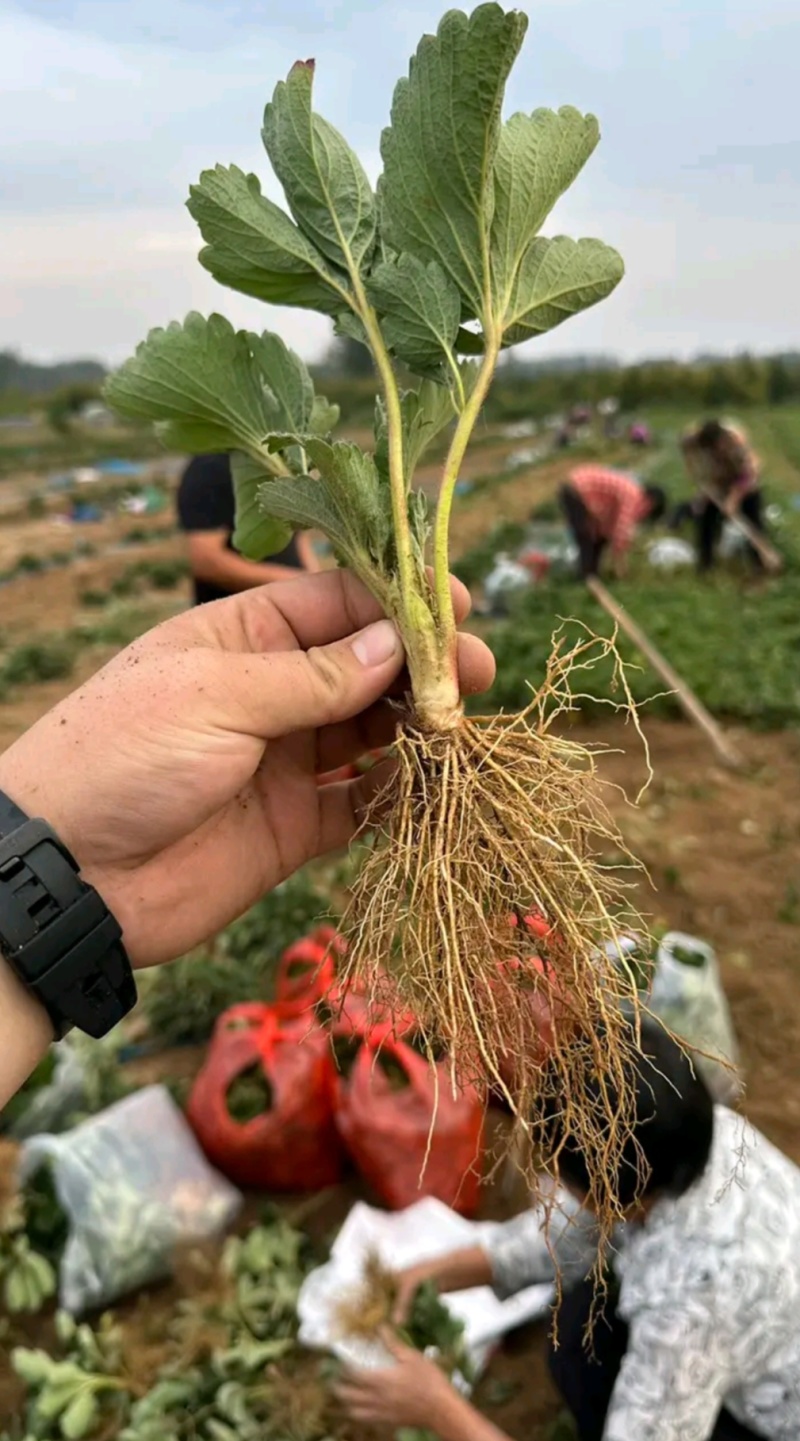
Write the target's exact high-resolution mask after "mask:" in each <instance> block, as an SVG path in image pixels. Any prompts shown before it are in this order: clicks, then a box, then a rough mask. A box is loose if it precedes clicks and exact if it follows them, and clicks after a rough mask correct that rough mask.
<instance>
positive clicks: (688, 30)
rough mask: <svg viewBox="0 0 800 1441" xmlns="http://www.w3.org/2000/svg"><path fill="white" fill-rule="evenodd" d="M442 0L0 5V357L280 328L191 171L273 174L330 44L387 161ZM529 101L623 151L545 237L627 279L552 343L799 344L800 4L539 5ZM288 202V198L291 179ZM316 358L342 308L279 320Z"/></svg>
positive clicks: (328, 97)
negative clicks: (286, 129) (607, 246)
mask: <svg viewBox="0 0 800 1441" xmlns="http://www.w3.org/2000/svg"><path fill="white" fill-rule="evenodd" d="M447 8H448V5H447V3H444V0H424V3H423V0H411V3H407V4H403V3H402V0H399V3H398V0H0V210H2V216H0V321H1V324H0V349H2V348H7V347H12V348H15V349H19V350H22V351H24V352H25V354H26V355H28V356H31V357H34V358H37V359H42V360H51V359H57V358H62V357H67V356H73V355H76V354H81V355H93V356H97V357H99V358H100V359H103V360H109V361H116V360H120V359H122V358H124V356H125V355H126V354H127V352H128V351H129V350H130V349H131V348H132V346H133V345H134V344H135V343H136V341H137V340H138V339H139V338H140V337H141V336H142V334H143V333H144V332H145V331H146V330H147V328H148V327H149V326H150V325H153V324H161V323H164V322H165V321H167V320H170V319H173V318H178V317H181V316H182V315H183V314H185V312H186V311H187V310H189V309H192V308H196V309H200V310H204V311H208V310H211V309H214V308H217V309H220V310H222V311H224V313H226V314H227V315H228V316H229V317H230V318H231V319H232V320H234V321H235V322H237V323H246V324H254V323H255V324H258V323H259V322H260V323H262V324H263V323H264V322H265V317H266V315H267V312H266V310H265V309H264V307H262V306H259V305H257V304H256V303H255V302H249V301H247V300H246V299H244V298H242V297H238V296H235V295H233V293H232V292H229V291H224V290H222V289H220V288H219V287H217V286H216V285H215V284H214V282H213V281H212V280H211V279H210V278H209V277H207V276H206V275H205V273H204V272H203V271H202V270H201V269H200V267H199V266H198V265H197V263H196V261H195V259H194V255H195V252H196V249H197V242H196V238H195V230H194V225H193V222H192V221H191V219H190V218H189V216H188V214H186V212H185V211H184V209H183V200H184V199H185V196H186V193H187V189H188V186H189V184H190V183H191V182H192V181H193V180H195V179H196V177H197V175H198V173H199V171H200V170H201V169H202V168H204V167H205V166H207V165H211V164H214V163H215V162H217V161H223V162H230V161H235V162H236V163H237V164H239V165H241V166H243V167H244V168H246V169H253V170H256V171H257V172H258V173H259V174H260V175H261V176H262V179H263V180H266V179H267V175H268V164H267V161H266V157H265V155H264V153H263V151H262V150H261V146H260V140H259V130H260V124H261V112H262V108H263V104H264V101H265V99H266V98H268V96H269V94H270V93H271V91H272V87H273V85H274V84H275V81H276V80H278V79H279V78H281V77H282V76H283V75H284V74H285V72H286V71H287V70H288V68H289V66H290V65H291V63H292V62H293V61H294V60H295V59H297V58H299V57H302V58H306V57H308V56H312V55H313V56H315V57H316V59H317V62H318V68H317V81H316V104H317V108H318V109H319V110H320V111H321V112H322V113H323V114H324V115H326V117H327V118H328V119H330V120H331V121H332V122H333V123H334V124H336V125H338V126H339V128H340V129H342V130H343V131H344V132H345V134H346V135H347V137H348V139H349V140H350V142H351V144H353V145H354V146H355V148H356V149H357V150H358V152H359V154H360V155H361V157H362V160H363V161H364V163H365V165H366V167H367V170H368V171H369V173H370V174H371V175H373V176H375V175H377V173H378V170H379V167H380V162H379V153H378V143H379V136H380V130H381V126H382V125H383V124H384V123H385V121H386V118H387V114H388V109H389V102H390V97H391V89H392V85H393V83H394V81H395V79H396V78H397V76H398V74H399V73H401V72H402V71H404V70H405V65H406V60H407V57H408V55H409V54H410V52H411V51H412V50H413V49H414V47H415V45H416V42H417V40H418V39H419V36H420V35H421V34H422V32H423V31H424V30H426V29H428V30H430V29H432V28H434V27H435V25H436V22H437V20H438V18H439V16H440V15H441V14H442V13H443V11H444V10H445V9H447ZM523 8H525V9H527V10H528V12H529V14H530V18H531V25H530V29H529V32H528V38H527V41H526V44H525V48H524V50H523V54H522V56H521V58H520V60H519V61H518V64H517V67H516V69H515V72H514V75H513V77H512V82H511V86H510V89H509V94H508V108H509V111H510V110H514V109H525V110H530V109H533V108H535V107H536V106H537V105H561V104H564V103H571V104H575V105H578V106H580V107H581V108H583V109H585V110H592V111H594V113H595V114H597V115H598V116H599V118H600V122H601V126H602V130H603V142H602V144H601V147H600V149H599V150H598V151H597V152H596V154H595V156H594V158H593V159H592V161H591V162H590V164H589V166H588V167H587V169H586V171H585V172H584V174H583V175H582V176H581V178H580V179H579V181H578V182H577V184H576V185H575V187H574V190H573V192H572V193H571V194H570V196H569V197H568V198H567V199H566V200H565V201H563V202H562V203H561V205H560V207H559V208H558V210H557V211H556V212H555V213H554V216H553V217H552V218H551V222H550V223H549V225H548V229H549V230H550V231H551V232H552V231H554V230H556V231H566V232H567V233H570V234H575V235H578V234H589V235H599V236H600V237H601V238H602V239H604V240H607V241H609V242H611V243H612V244H614V245H616V246H617V247H618V249H620V250H621V251H622V253H623V255H624V257H625V259H626V262H627V267H628V274H627V277H626V279H625V281H624V282H623V284H622V286H621V287H620V289H619V290H618V291H617V293H616V294H615V296H613V297H612V299H611V300H609V301H607V302H606V303H605V304H604V305H602V306H601V307H599V309H597V310H595V311H590V312H589V313H588V314H587V315H585V316H583V317H580V318H579V319H577V320H574V321H571V322H569V323H568V324H567V325H566V326H564V327H563V328H561V329H559V330H557V331H556V332H554V334H553V335H552V336H549V337H547V338H545V339H544V340H541V341H539V342H537V353H538V354H540V355H541V354H545V353H562V354H563V353H566V352H571V351H575V350H607V351H614V352H617V353H619V354H620V355H623V356H627V357H636V356H641V355H654V354H659V355H663V354H667V353H674V354H680V355H689V354H693V353H695V352H697V351H698V350H705V349H714V350H726V351H727V350H735V349H742V348H750V349H753V350H761V351H764V350H769V349H776V348H789V347H797V346H798V344H800V283H799V282H798V267H799V266H800V106H798V103H797V59H798V54H800V5H798V0H762V3H761V4H759V5H755V4H753V3H752V0H700V3H698V0H662V3H660V4H657V5H653V6H649V5H647V4H643V3H642V0H603V3H602V4H601V3H599V0H528V3H523ZM266 188H267V189H268V190H269V193H271V194H272V195H273V196H274V198H276V199H277V198H279V193H278V192H277V191H276V189H275V188H274V185H273V183H272V182H271V181H270V182H268V184H267V187H266ZM266 323H268V324H270V325H271V326H273V327H274V328H276V329H278V330H280V331H281V333H282V334H283V335H284V336H285V338H286V339H287V340H288V341H289V342H290V343H292V344H294V345H295V346H296V347H297V348H298V349H299V350H300V351H301V352H303V353H304V354H305V355H306V356H307V357H309V358H313V357H314V356H316V355H318V354H319V353H320V352H321V351H322V350H324V348H325V346H326V344H327V342H328V328H327V322H325V321H324V320H322V319H320V318H318V317H316V316H314V315H309V314H307V313H305V312H302V311H286V310H281V311H272V312H271V315H270V319H269V321H267V322H266Z"/></svg>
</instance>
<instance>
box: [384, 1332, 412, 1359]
mask: <svg viewBox="0 0 800 1441" xmlns="http://www.w3.org/2000/svg"><path fill="white" fill-rule="evenodd" d="M378 1337H379V1339H380V1342H381V1345H382V1346H383V1347H384V1348H385V1350H387V1351H388V1352H389V1355H390V1356H393V1357H394V1359H395V1361H403V1360H405V1358H406V1356H409V1355H410V1356H418V1355H419V1352H418V1351H414V1350H413V1348H412V1347H410V1346H406V1345H404V1344H403V1342H402V1341H401V1340H400V1337H399V1336H398V1334H397V1332H396V1331H395V1330H393V1329H392V1327H391V1326H381V1327H380V1329H379V1331H378Z"/></svg>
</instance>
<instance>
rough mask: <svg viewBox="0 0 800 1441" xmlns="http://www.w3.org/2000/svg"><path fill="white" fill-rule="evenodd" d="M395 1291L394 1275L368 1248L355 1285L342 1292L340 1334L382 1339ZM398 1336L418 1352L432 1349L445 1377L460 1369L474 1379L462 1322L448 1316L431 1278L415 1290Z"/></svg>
mask: <svg viewBox="0 0 800 1441" xmlns="http://www.w3.org/2000/svg"><path fill="white" fill-rule="evenodd" d="M397 1293H398V1292H397V1276H396V1275H395V1273H394V1272H393V1271H392V1270H390V1269H389V1267H387V1266H386V1265H384V1263H383V1261H382V1260H381V1258H380V1256H379V1255H378V1254H377V1253H376V1252H375V1251H369V1252H368V1253H367V1255H366V1257H365V1260H364V1274H363V1277H362V1279H361V1281H360V1283H359V1285H358V1286H356V1287H354V1288H353V1290H352V1291H349V1292H347V1293H345V1295H344V1296H342V1299H341V1301H340V1303H339V1306H338V1308H337V1312H336V1327H337V1330H338V1332H339V1335H340V1336H341V1337H342V1338H346V1337H352V1336H355V1337H358V1338H360V1339H361V1340H364V1341H374V1340H376V1339H380V1333H381V1331H382V1330H383V1329H384V1328H385V1327H387V1326H391V1325H392V1324H393V1320H394V1309H395V1304H396V1302H397ZM398 1334H399V1336H400V1338H401V1339H402V1340H403V1341H405V1342H406V1343H407V1344H408V1345H409V1346H414V1347H415V1348H416V1350H418V1351H433V1352H435V1354H436V1359H437V1363H438V1364H439V1365H440V1366H441V1367H442V1369H443V1370H444V1371H446V1373H447V1374H448V1376H451V1375H453V1373H454V1372H458V1374H459V1375H460V1376H461V1377H462V1378H463V1380H464V1381H466V1382H468V1383H469V1382H471V1381H472V1379H473V1368H472V1366H471V1364H470V1361H469V1357H468V1355H467V1351H466V1347H465V1345H464V1323H463V1321H459V1320H458V1318H457V1317H455V1316H453V1315H452V1314H451V1312H450V1311H449V1310H448V1308H447V1306H446V1305H445V1304H444V1302H443V1300H442V1299H441V1297H440V1295H439V1293H438V1291H437V1290H436V1287H435V1286H434V1284H433V1283H432V1282H431V1281H423V1282H422V1284H421V1285H420V1286H419V1287H418V1288H417V1290H416V1293H415V1295H414V1298H413V1300H412V1303H411V1309H410V1311H409V1314H408V1317H407V1319H406V1321H405V1323H404V1324H403V1326H402V1327H399V1328H398Z"/></svg>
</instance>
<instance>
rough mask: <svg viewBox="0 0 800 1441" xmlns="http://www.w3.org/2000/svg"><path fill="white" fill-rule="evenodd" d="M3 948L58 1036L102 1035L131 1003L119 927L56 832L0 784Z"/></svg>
mask: <svg viewBox="0 0 800 1441" xmlns="http://www.w3.org/2000/svg"><path fill="white" fill-rule="evenodd" d="M0 954H2V955H3V956H4V958H5V959H6V960H7V962H8V964H9V965H10V966H11V967H12V969H13V970H14V971H15V972H16V974H17V975H18V976H19V978H20V980H21V981H22V982H23V984H24V985H25V986H27V988H28V989H29V990H30V991H32V992H33V993H34V995H35V996H36V997H37V998H38V1000H39V1001H40V1002H41V1004H42V1005H43V1006H44V1007H45V1009H46V1011H47V1013H48V1015H49V1016H50V1019H51V1021H52V1023H53V1029H54V1031H55V1033H56V1036H57V1037H61V1036H63V1035H65V1034H66V1033H67V1031H69V1030H71V1028H72V1027H73V1026H77V1027H78V1028H79V1030H81V1031H85V1032H86V1033H87V1035H89V1036H95V1037H99V1036H104V1035H105V1034H106V1032H107V1031H110V1030H111V1029H112V1027H113V1026H115V1025H117V1023H118V1022H119V1021H121V1020H122V1018H123V1016H126V1015H127V1014H128V1012H129V1011H130V1010H131V1009H132V1008H133V1006H134V1005H135V1004H136V984H135V982H134V979H133V972H132V970H131V964H130V961H129V960H128V957H127V954H126V952H125V947H124V946H123V944H122V931H121V930H120V927H119V925H118V923H117V921H116V920H115V919H114V917H113V916H112V915H111V912H110V911H109V910H108V908H107V907H106V905H105V904H104V902H103V900H102V899H101V897H100V896H99V895H98V894H97V891H95V890H94V889H93V887H92V886H89V885H87V884H86V882H85V881H83V880H81V877H80V875H79V873H78V865H77V862H76V861H75V860H74V858H73V856H72V855H71V854H70V852H69V851H68V850H67V848H66V846H65V845H63V843H62V842H61V841H60V840H59V839H58V836H57V835H56V834H55V832H54V831H53V830H52V829H51V828H50V826H48V825H47V823H46V822H45V821H42V820H30V819H29V818H28V816H27V815H26V814H25V812H24V811H22V810H20V808H19V806H17V805H15V803H14V802H13V801H12V800H11V799H10V798H9V797H8V796H6V795H5V794H3V792H2V791H0Z"/></svg>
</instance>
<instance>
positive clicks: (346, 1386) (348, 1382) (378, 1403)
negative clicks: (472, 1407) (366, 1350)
mask: <svg viewBox="0 0 800 1441" xmlns="http://www.w3.org/2000/svg"><path fill="white" fill-rule="evenodd" d="M381 1340H382V1341H383V1344H384V1345H385V1347H386V1349H387V1351H389V1352H390V1353H391V1355H392V1356H393V1358H394V1365H393V1366H387V1367H385V1368H384V1369H382V1370H376V1371H355V1370H349V1371H347V1372H345V1375H344V1379H343V1380H342V1381H341V1382H340V1383H339V1385H338V1386H337V1387H336V1395H337V1397H338V1399H339V1400H340V1401H341V1403H342V1405H343V1406H344V1408H345V1410H346V1412H347V1414H348V1415H349V1416H350V1417H351V1419H352V1420H353V1421H361V1422H366V1423H367V1425H372V1426H393V1427H399V1426H420V1427H423V1428H425V1429H427V1430H431V1431H439V1432H440V1431H444V1430H445V1429H447V1422H448V1419H449V1416H450V1413H451V1411H452V1409H453V1407H454V1405H455V1406H457V1405H458V1397H457V1395H456V1392H455V1391H454V1390H453V1387H452V1386H451V1385H450V1382H449V1381H448V1380H447V1377H446V1376H444V1375H443V1374H442V1372H441V1371H440V1370H439V1368H438V1366H435V1365H434V1363H433V1361H429V1360H428V1359H427V1357H425V1356H423V1355H422V1354H421V1353H420V1352H419V1351H413V1350H411V1348H410V1347H408V1346H401V1345H400V1343H399V1342H398V1341H397V1339H396V1338H395V1337H394V1335H393V1334H392V1333H387V1332H383V1333H382V1334H381Z"/></svg>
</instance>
